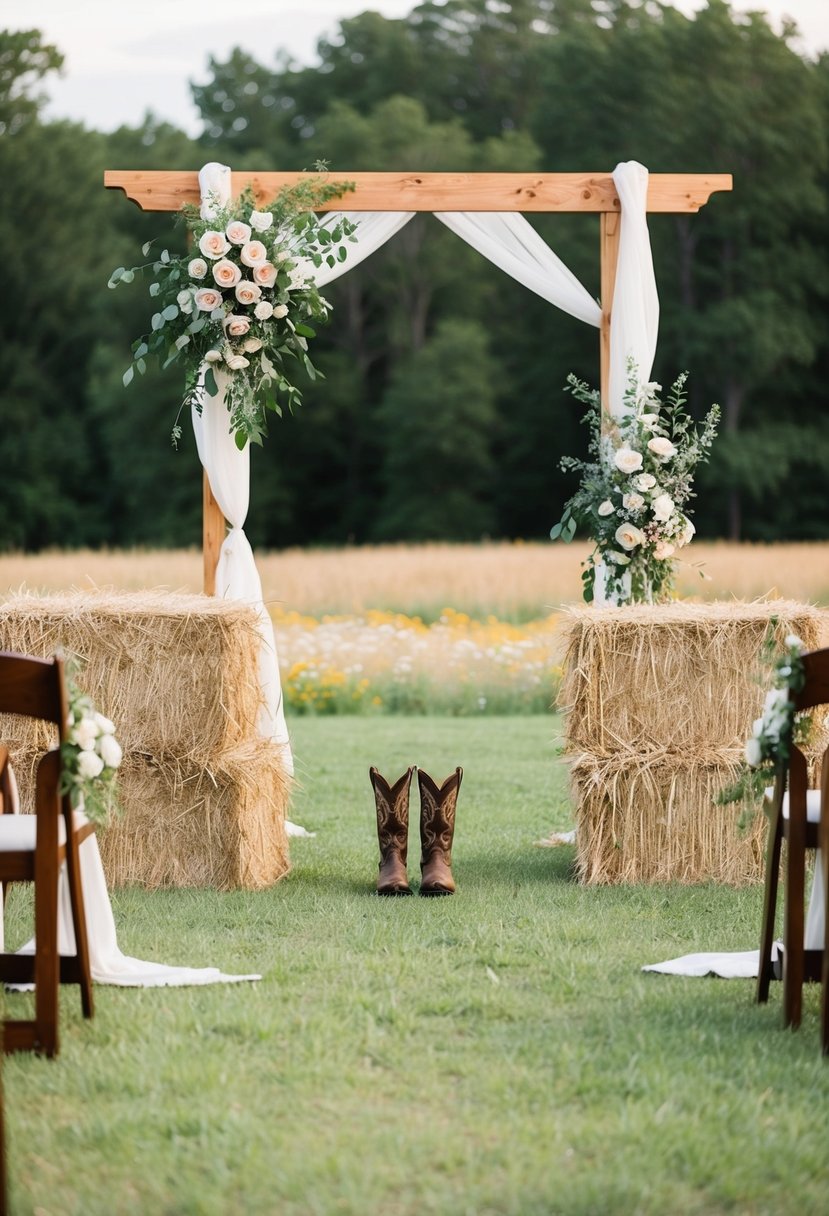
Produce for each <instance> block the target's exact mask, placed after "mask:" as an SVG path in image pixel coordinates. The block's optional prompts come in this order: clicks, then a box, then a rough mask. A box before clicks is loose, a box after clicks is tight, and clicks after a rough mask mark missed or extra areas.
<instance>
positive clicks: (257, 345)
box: [242, 338, 262, 355]
mask: <svg viewBox="0 0 829 1216" xmlns="http://www.w3.org/2000/svg"><path fill="white" fill-rule="evenodd" d="M261 349H262V342H261V339H259V338H245V340H244V342H243V343H242V350H243V351H245V353H246V354H248V355H252V354H254V352H255V351H257V350H261Z"/></svg>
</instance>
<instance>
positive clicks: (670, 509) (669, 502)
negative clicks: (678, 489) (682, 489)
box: [651, 494, 674, 524]
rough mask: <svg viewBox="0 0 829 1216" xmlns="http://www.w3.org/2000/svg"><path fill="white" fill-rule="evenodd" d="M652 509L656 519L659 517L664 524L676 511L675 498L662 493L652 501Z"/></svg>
mask: <svg viewBox="0 0 829 1216" xmlns="http://www.w3.org/2000/svg"><path fill="white" fill-rule="evenodd" d="M651 510H652V511H653V517H654V519H658V520H659V522H660V523H661V524H664V523H665V522H666V521H667V520H669V519H670V518H671V516H672V515H673V513H674V500H673V499H672V498H671V496H670V494H660V495H659V497H658V498H655V499H654V500H653V502H652V503H651Z"/></svg>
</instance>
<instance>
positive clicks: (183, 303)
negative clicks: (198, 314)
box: [176, 288, 193, 313]
mask: <svg viewBox="0 0 829 1216" xmlns="http://www.w3.org/2000/svg"><path fill="white" fill-rule="evenodd" d="M176 304H178V306H179V309H180V310H181V312H183V313H191V312H192V311H193V293H192V292H191V291H187V289H186V288H185V290H184V291H180V292H179V293H178V295H177V296H176Z"/></svg>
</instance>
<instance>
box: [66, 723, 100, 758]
mask: <svg viewBox="0 0 829 1216" xmlns="http://www.w3.org/2000/svg"><path fill="white" fill-rule="evenodd" d="M100 733H101V728H100V727H99V726H98V723H97V722H96V721H95V719H94V718H81V720H80V722H78V724H77V726H75V727H73V729H72V734H71V739H72V742H73V743H77V745H78V747H79V748H80V749H81V750H82V751H88V750H90V749H91V748H93V747H94V746H95V740H96V739H97V738H98V735H100Z"/></svg>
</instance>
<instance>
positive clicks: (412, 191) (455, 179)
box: [104, 169, 732, 595]
mask: <svg viewBox="0 0 829 1216" xmlns="http://www.w3.org/2000/svg"><path fill="white" fill-rule="evenodd" d="M303 177H307V174H301V173H245V172H240V173H232V174H231V193H232V195H233V197H234V198H235V197H237V196H238V195H239V194H240V193H241V191H242V189H243V188H244V187H245V186H247V185H250V186H252V188H253V193H254V196H255V198H256V202H257V204H258V205H260V206H261V205H262V204H266V203H268V202H270V201H271V200H272V199H273V198H274V197H275V196H276V195H277V194H278V193H279V191H280V190H281V189H282V188H283V187H285V186H293V185H295V184H296V183H297V182H298V181H299V180H300V179H301V178H303ZM337 177H338V178H342V180H344V181H349V182H353V183H354V191H353V193H349V194H348V195H347V197H346V198H345V200H344V201H343V200H339V201H338V200H332V201H330V202H329V203H328V204H327V205H326V206H325V207H323V208H321V210H327V211H336V210H342V209H343V208H345V209H347V210H348V211H525V212H530V211H532V212H552V211H567V212H577V211H578V212H581V211H584V212H593V213H597V214H598V216H599V257H600V266H601V280H600V281H601V288H600V290H601V309H602V317H601V326H600V330H599V359H600V366H601V380H600V383H601V394H602V401H603V402H604V404H605V406H607V401H608V383H609V376H610V316H611V304H612V301H613V287H614V284H615V282H616V264H617V260H618V255H619V234H620V225H619V219H620V210H621V208H620V204H619V197H618V195H617V193H616V188H615V185H614V183H613V178H612V176H611V174H609V173H540V174H529V173H404V174H400V173H346V172H343V173H338V174H337ZM104 185H105V186H106V187H107V189H109V190H123V192H124V193H125V194H126V196H127V197H128V198H130V199H132V200H133V202H135V203H137V204H138V206H139V207H140V208H141V209H142V211H178V210H179V209H180V208H181V206H182V204H183V203H198V202H200V198H201V196H200V193H199V177H198V172H197V171H196V170H141V169H136V170H122V169H107V170H106V172H105V174H104ZM731 186H732V182H731V174H730V173H711V174H708V173H652V174H651V175H650V177H649V179H648V203H647V209H648V211H649V212H663V213H665V212H670V213H674V214H688V213H690V212H696V211H699V209H700V207H704V206H705V204H706V203H707V202H708V200H709V198H710V197H711V195H712V194H714V193H716V192H717V191H720V190H730V189H731ZM203 486H204V489H203V496H204V497H203V502H204V516H203V531H202V537H203V552H204V590H205V593H206V594H208V595H213V594H215V589H216V588H215V572H216V563H217V561H218V558H219V550H220V548H221V544H222V541H223V539H224V536H225V530H226V522H225V519H224V516H223V515H222V512H221V510H220V509H219V506H218V504H217V502H216V500H215V499H214V497H213V494H212V492H211V489H210V485H209V483H208V480H207V475H206V474H205V475H204V480H203Z"/></svg>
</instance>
